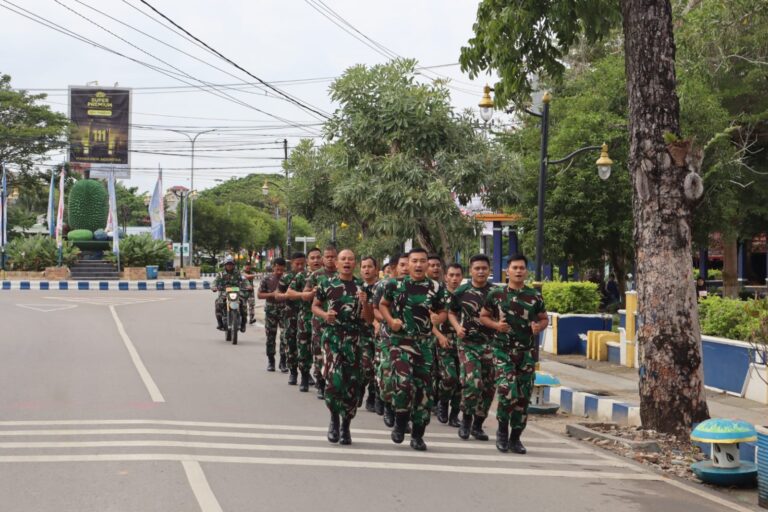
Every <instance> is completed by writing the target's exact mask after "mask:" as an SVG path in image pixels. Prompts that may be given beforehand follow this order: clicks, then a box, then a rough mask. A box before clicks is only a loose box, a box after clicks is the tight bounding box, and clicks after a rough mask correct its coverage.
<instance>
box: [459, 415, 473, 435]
mask: <svg viewBox="0 0 768 512" xmlns="http://www.w3.org/2000/svg"><path fill="white" fill-rule="evenodd" d="M470 430H472V415H471V414H467V413H464V416H462V417H461V426H460V427H459V437H460V438H462V439H465V440H466V439H469V431H470Z"/></svg>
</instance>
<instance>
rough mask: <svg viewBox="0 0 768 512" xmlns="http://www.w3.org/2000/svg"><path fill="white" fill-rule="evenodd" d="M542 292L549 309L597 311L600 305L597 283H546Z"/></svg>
mask: <svg viewBox="0 0 768 512" xmlns="http://www.w3.org/2000/svg"><path fill="white" fill-rule="evenodd" d="M541 292H542V295H543V297H544V303H545V304H546V305H547V310H548V311H556V312H558V313H561V314H562V313H597V311H598V308H599V307H600V292H599V291H598V287H597V284H595V283H590V282H586V281H585V282H567V283H544V285H543V287H542V290H541Z"/></svg>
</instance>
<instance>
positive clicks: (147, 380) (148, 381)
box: [109, 305, 165, 402]
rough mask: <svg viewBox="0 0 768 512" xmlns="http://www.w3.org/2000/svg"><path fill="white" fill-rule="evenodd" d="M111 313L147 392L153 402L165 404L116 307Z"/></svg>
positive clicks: (112, 308) (111, 307)
mask: <svg viewBox="0 0 768 512" xmlns="http://www.w3.org/2000/svg"><path fill="white" fill-rule="evenodd" d="M109 311H110V313H112V318H113V319H114V320H115V325H117V332H119V333H120V338H122V340H123V343H124V344H125V348H126V349H127V350H128V354H129V355H130V356H131V361H133V365H134V366H135V367H136V371H137V372H139V377H141V380H142V382H143V383H144V386H145V387H146V388H147V391H149V396H150V397H151V398H152V401H153V402H165V398H163V394H162V393H160V389H159V388H158V387H157V384H155V381H154V380H152V376H151V375H150V374H149V371H148V370H147V367H146V366H144V362H143V361H142V360H141V356H139V353H138V352H137V351H136V347H135V346H134V345H133V343H131V339H130V338H129V337H128V333H126V332H125V328H124V327H123V323H122V322H121V321H120V318H119V317H118V316H117V311H115V307H114V306H112V305H110V306H109Z"/></svg>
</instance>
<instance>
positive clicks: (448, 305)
mask: <svg viewBox="0 0 768 512" xmlns="http://www.w3.org/2000/svg"><path fill="white" fill-rule="evenodd" d="M457 289H458V288H457ZM454 291H456V290H454ZM455 300H456V298H455V297H454V296H453V292H451V291H449V290H448V288H445V309H447V310H449V311H450V310H451V309H452V306H453V302H454V301H455ZM437 330H438V331H440V334H443V335H444V336H451V335H453V334H456V331H454V330H453V326H452V325H451V322H450V321H449V320H448V319H446V320H445V322H443V323H441V324H440V325H438V326H437Z"/></svg>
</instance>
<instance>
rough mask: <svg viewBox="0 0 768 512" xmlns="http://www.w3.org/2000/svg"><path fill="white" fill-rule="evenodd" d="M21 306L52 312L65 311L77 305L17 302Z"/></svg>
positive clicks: (42, 311)
mask: <svg viewBox="0 0 768 512" xmlns="http://www.w3.org/2000/svg"><path fill="white" fill-rule="evenodd" d="M16 305H17V306H19V307H20V308H24V309H31V310H32V311H39V312H40V313H50V312H51V311H64V310H67V309H74V308H76V307H77V306H76V305H74V304H16Z"/></svg>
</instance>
